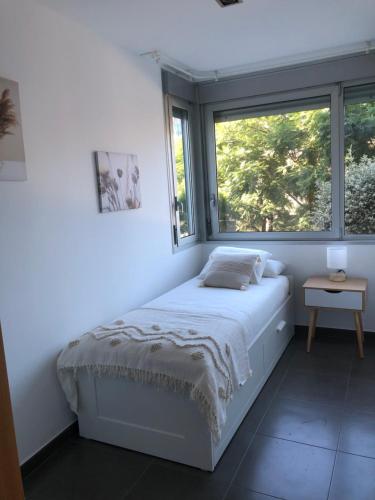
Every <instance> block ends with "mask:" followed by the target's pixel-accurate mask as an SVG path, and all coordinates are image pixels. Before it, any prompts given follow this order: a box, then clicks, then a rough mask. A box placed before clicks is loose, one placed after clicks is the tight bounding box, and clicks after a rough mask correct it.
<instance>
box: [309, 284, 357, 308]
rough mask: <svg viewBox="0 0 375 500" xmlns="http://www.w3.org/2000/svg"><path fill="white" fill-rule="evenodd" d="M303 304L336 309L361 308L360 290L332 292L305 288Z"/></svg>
mask: <svg viewBox="0 0 375 500" xmlns="http://www.w3.org/2000/svg"><path fill="white" fill-rule="evenodd" d="M305 305H306V306H310V307H333V308H338V309H354V310H356V311H360V310H362V309H363V294H362V292H346V291H338V292H336V291H335V292H332V291H328V290H315V289H313V288H306V289H305Z"/></svg>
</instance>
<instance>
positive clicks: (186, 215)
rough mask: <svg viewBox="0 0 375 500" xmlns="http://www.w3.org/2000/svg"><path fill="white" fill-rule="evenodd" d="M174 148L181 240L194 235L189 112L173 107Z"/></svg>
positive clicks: (178, 223)
mask: <svg viewBox="0 0 375 500" xmlns="http://www.w3.org/2000/svg"><path fill="white" fill-rule="evenodd" d="M172 120H173V146H174V155H175V158H174V160H175V169H176V171H175V196H176V202H177V203H176V204H177V206H176V208H177V210H176V212H177V225H178V229H179V236H180V238H185V237H186V236H191V235H192V234H194V227H193V221H192V192H191V171H190V147H189V146H190V145H189V128H188V112H187V111H186V110H185V109H180V108H175V107H173V116H172Z"/></svg>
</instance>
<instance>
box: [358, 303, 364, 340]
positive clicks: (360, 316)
mask: <svg viewBox="0 0 375 500" xmlns="http://www.w3.org/2000/svg"><path fill="white" fill-rule="evenodd" d="M358 316H359V324H360V325H361V332H362V342H364V341H365V331H364V329H363V319H362V311H359V312H358Z"/></svg>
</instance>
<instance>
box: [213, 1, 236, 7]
mask: <svg viewBox="0 0 375 500" xmlns="http://www.w3.org/2000/svg"><path fill="white" fill-rule="evenodd" d="M216 1H217V3H218V4H219V5H220V7H230V6H231V5H238V4H239V3H242V2H243V0H216Z"/></svg>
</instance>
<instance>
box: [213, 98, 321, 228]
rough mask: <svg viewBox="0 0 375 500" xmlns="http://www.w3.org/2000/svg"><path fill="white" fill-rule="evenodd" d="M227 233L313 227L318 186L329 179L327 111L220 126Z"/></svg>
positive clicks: (221, 182) (223, 216)
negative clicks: (312, 215) (317, 184)
mask: <svg viewBox="0 0 375 500" xmlns="http://www.w3.org/2000/svg"><path fill="white" fill-rule="evenodd" d="M215 133H216V144H217V148H216V154H217V175H218V191H219V214H220V215H219V216H220V225H221V230H222V231H274V230H277V231H295V230H300V231H302V230H309V229H314V228H311V223H312V222H311V221H312V219H311V217H310V213H311V211H312V208H313V206H314V203H315V193H316V183H317V182H318V181H319V182H320V181H322V180H323V181H327V180H329V178H330V116H329V110H328V109H326V108H325V109H318V110H308V111H297V112H290V113H283V114H278V115H268V116H267V115H266V116H260V117H254V118H247V119H240V120H233V121H227V122H219V123H217V124H216V129H215Z"/></svg>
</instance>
